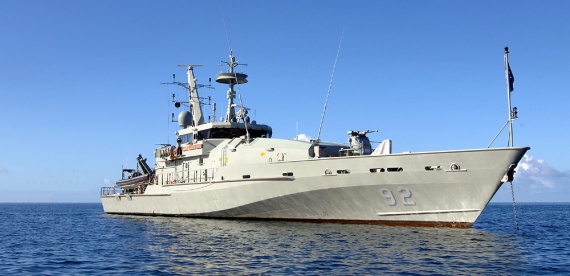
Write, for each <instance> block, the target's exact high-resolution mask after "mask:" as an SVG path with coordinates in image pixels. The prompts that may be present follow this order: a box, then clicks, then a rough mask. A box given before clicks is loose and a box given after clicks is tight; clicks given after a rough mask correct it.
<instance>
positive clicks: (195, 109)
mask: <svg viewBox="0 0 570 276" xmlns="http://www.w3.org/2000/svg"><path fill="white" fill-rule="evenodd" d="M182 66H185V65H182ZM187 66H188V72H187V74H188V98H189V99H188V100H189V101H190V112H191V113H192V125H193V126H198V125H201V124H204V116H203V115H202V105H201V104H200V98H198V86H197V85H196V78H194V66H201V65H187Z"/></svg>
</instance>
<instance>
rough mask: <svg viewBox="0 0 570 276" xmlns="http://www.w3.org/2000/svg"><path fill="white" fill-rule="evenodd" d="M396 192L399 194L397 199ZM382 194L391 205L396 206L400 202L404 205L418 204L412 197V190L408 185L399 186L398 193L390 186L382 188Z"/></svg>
mask: <svg viewBox="0 0 570 276" xmlns="http://www.w3.org/2000/svg"><path fill="white" fill-rule="evenodd" d="M394 194H398V195H399V197H398V199H396V196H395V195H394ZM380 195H382V197H384V199H385V200H386V203H387V204H388V205H390V206H396V205H398V202H400V203H401V204H404V206H416V202H415V201H414V200H413V199H412V190H410V189H408V188H406V187H398V188H397V189H396V193H393V192H392V190H390V189H388V188H381V189H380Z"/></svg>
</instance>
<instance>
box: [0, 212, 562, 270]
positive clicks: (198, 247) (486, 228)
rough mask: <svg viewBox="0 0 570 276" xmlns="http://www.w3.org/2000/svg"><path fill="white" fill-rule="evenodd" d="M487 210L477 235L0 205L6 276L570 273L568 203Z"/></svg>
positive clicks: (0, 265)
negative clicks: (66, 275)
mask: <svg viewBox="0 0 570 276" xmlns="http://www.w3.org/2000/svg"><path fill="white" fill-rule="evenodd" d="M517 210H518V216H519V224H520V230H519V231H515V222H514V216H513V208H512V204H491V205H489V206H488V208H487V209H486V210H485V212H484V213H483V215H482V217H481V218H480V219H479V221H478V222H477V223H476V224H475V225H474V227H473V228H472V229H447V228H412V227H385V226H369V225H337V224H313V223H293V222H263V221H239V220H206V219H188V218H162V217H136V216H117V215H106V214H104V213H103V209H102V207H101V204H7V203H5V204H0V233H1V234H0V271H2V274H3V275H7V274H18V275H22V274H31V275H41V274H57V275H60V274H74V275H77V274H165V275H169V274H311V275H317V274H318V275H321V274H341V275H355V274H412V275H417V274H446V275H482V274H485V275H487V274H489V275H521V274H525V275H528V274H532V275H534V274H570V234H569V233H570V232H569V226H570V204H528V203H527V204H518V205H517Z"/></svg>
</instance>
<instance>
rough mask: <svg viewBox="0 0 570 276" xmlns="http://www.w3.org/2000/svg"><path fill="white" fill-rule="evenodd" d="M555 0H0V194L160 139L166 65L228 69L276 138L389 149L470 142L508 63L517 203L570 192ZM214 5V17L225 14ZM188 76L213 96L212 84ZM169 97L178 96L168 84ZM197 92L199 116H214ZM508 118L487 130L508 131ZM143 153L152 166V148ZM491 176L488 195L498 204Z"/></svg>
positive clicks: (39, 191)
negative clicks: (229, 65) (352, 134)
mask: <svg viewBox="0 0 570 276" xmlns="http://www.w3.org/2000/svg"><path fill="white" fill-rule="evenodd" d="M569 10H570V2H568V1H546V2H539V1H241V2H235V1H26V0H24V1H11V0H8V1H1V2H0V102H1V103H2V107H1V109H0V121H1V126H2V128H3V129H4V130H3V131H2V132H1V133H0V202H97V201H98V200H99V199H98V196H99V187H100V186H104V185H108V184H110V183H114V182H115V181H116V180H117V179H118V178H120V176H121V173H120V171H121V166H123V165H128V166H134V165H135V157H136V156H137V155H138V154H139V153H140V154H143V156H145V157H148V159H149V161H150V160H153V159H154V158H153V151H154V148H155V147H156V146H155V145H156V144H160V143H167V142H171V143H172V142H173V141H174V140H175V138H174V132H175V131H176V129H177V126H176V125H175V124H174V123H169V120H170V113H172V112H177V111H176V110H175V109H174V107H173V106H172V104H171V103H170V100H171V95H172V93H178V94H179V95H181V96H182V95H183V92H184V91H182V90H180V89H179V88H177V87H174V86H166V85H161V84H160V83H161V82H169V81H171V80H172V74H176V75H177V80H178V81H185V70H184V68H179V67H177V65H178V64H181V63H194V64H196V63H199V64H204V67H200V68H197V69H196V71H195V72H196V75H197V77H198V82H199V83H202V84H207V82H208V78H210V77H214V75H215V74H216V73H218V72H220V71H221V70H225V68H223V67H220V66H218V65H219V64H220V61H221V60H227V56H228V42H227V40H226V34H225V31H224V23H223V22H224V19H223V18H225V22H226V25H227V30H228V36H229V41H230V44H231V47H232V48H233V51H234V54H235V55H236V56H237V57H238V59H239V60H240V61H241V62H242V63H247V64H248V66H247V67H241V68H238V69H239V70H240V71H244V72H245V73H247V74H249V76H250V77H249V83H247V84H246V85H243V86H241V87H240V91H241V93H242V97H243V100H244V105H245V106H247V107H250V108H252V113H250V114H253V117H254V119H256V120H257V121H258V122H260V123H266V124H269V125H271V126H272V127H273V130H274V137H279V138H293V137H295V135H297V134H304V135H307V136H310V137H313V138H314V137H316V136H317V132H318V127H319V121H320V118H321V112H322V108H323V104H324V99H325V97H326V93H327V89H328V85H329V81H330V77H331V72H332V68H333V64H334V61H335V56H336V53H337V49H338V46H339V41H340V37H341V33H342V30H343V29H344V30H345V31H344V38H343V41H342V45H341V49H340V55H339V60H338V63H337V67H336V73H335V78H334V83H333V86H332V90H331V96H330V99H329V104H328V109H327V115H326V118H325V122H324V125H323V130H322V134H321V138H322V139H323V140H328V141H339V142H344V141H346V139H347V136H346V131H347V130H350V129H358V130H361V129H378V130H379V133H377V134H372V135H370V137H371V139H372V140H374V141H381V140H383V139H391V140H392V141H393V151H394V152H403V151H430V150H446V149H464V148H484V147H487V145H488V144H489V142H491V140H492V139H493V137H494V136H495V134H497V132H498V131H499V130H500V128H501V127H502V126H503V124H504V123H505V122H506V120H507V115H508V113H507V112H508V108H507V99H506V98H507V97H506V87H505V78H504V76H505V73H504V64H503V48H504V47H505V46H508V47H509V48H510V52H511V54H510V56H509V57H510V65H511V68H512V70H513V73H514V75H515V78H516V81H515V90H514V92H512V97H513V99H512V102H513V106H516V107H517V108H518V110H519V119H517V120H516V121H515V123H514V133H515V141H514V142H515V145H521V146H522V145H524V146H530V147H531V148H532V149H531V151H529V152H528V155H527V156H526V157H525V159H523V162H522V163H521V165H520V166H519V172H518V173H517V175H516V179H515V194H516V196H517V199H518V200H519V201H535V202H536V201H570V196H569V195H568V194H569V192H570V162H569V161H568V159H567V158H566V157H567V154H568V150H567V139H566V138H567V137H568V130H569V127H568V120H567V119H568V115H567V109H566V106H567V105H568V103H570V96H569V93H568V88H567V87H568V85H567V78H568V77H567V76H566V75H567V74H568V72H570V52H569V51H568V49H570V28H569V26H570V17H568V16H567V12H568V11H569ZM222 14H223V17H222ZM215 88H216V89H212V90H205V89H203V90H201V94H202V95H203V96H211V97H212V99H213V101H215V102H217V104H218V115H217V117H219V115H220V114H221V112H223V110H224V109H225V91H226V87H224V86H222V85H217V84H215ZM179 99H180V100H182V99H183V98H182V97H180V98H179ZM208 109H209V108H208V107H205V112H206V115H210V112H209V111H208ZM506 145H507V135H506V132H504V133H503V134H502V135H501V136H500V137H499V138H498V139H497V141H496V142H495V143H494V144H493V146H495V147H499V146H506ZM149 163H152V161H151V162H149ZM510 200H511V193H510V187H509V186H508V185H504V187H503V188H501V190H500V191H499V192H498V194H497V195H496V197H495V199H494V201H510Z"/></svg>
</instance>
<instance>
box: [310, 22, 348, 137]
mask: <svg viewBox="0 0 570 276" xmlns="http://www.w3.org/2000/svg"><path fill="white" fill-rule="evenodd" d="M344 29H345V28H342V34H341V35H340V42H339V43H338V50H337V52H336V58H335V60H334V66H333V70H332V75H331V80H330V82H329V89H328V91H327V98H326V99H325V107H324V108H323V115H322V116H321V123H320V124H319V134H318V135H317V140H315V142H316V143H318V142H319V141H320V139H321V130H322V129H323V121H324V120H325V113H326V112H327V104H328V102H329V95H330V94H331V88H332V83H333V79H334V72H335V70H336V63H337V62H338V55H339V53H340V46H341V44H342V38H343V37H344Z"/></svg>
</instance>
